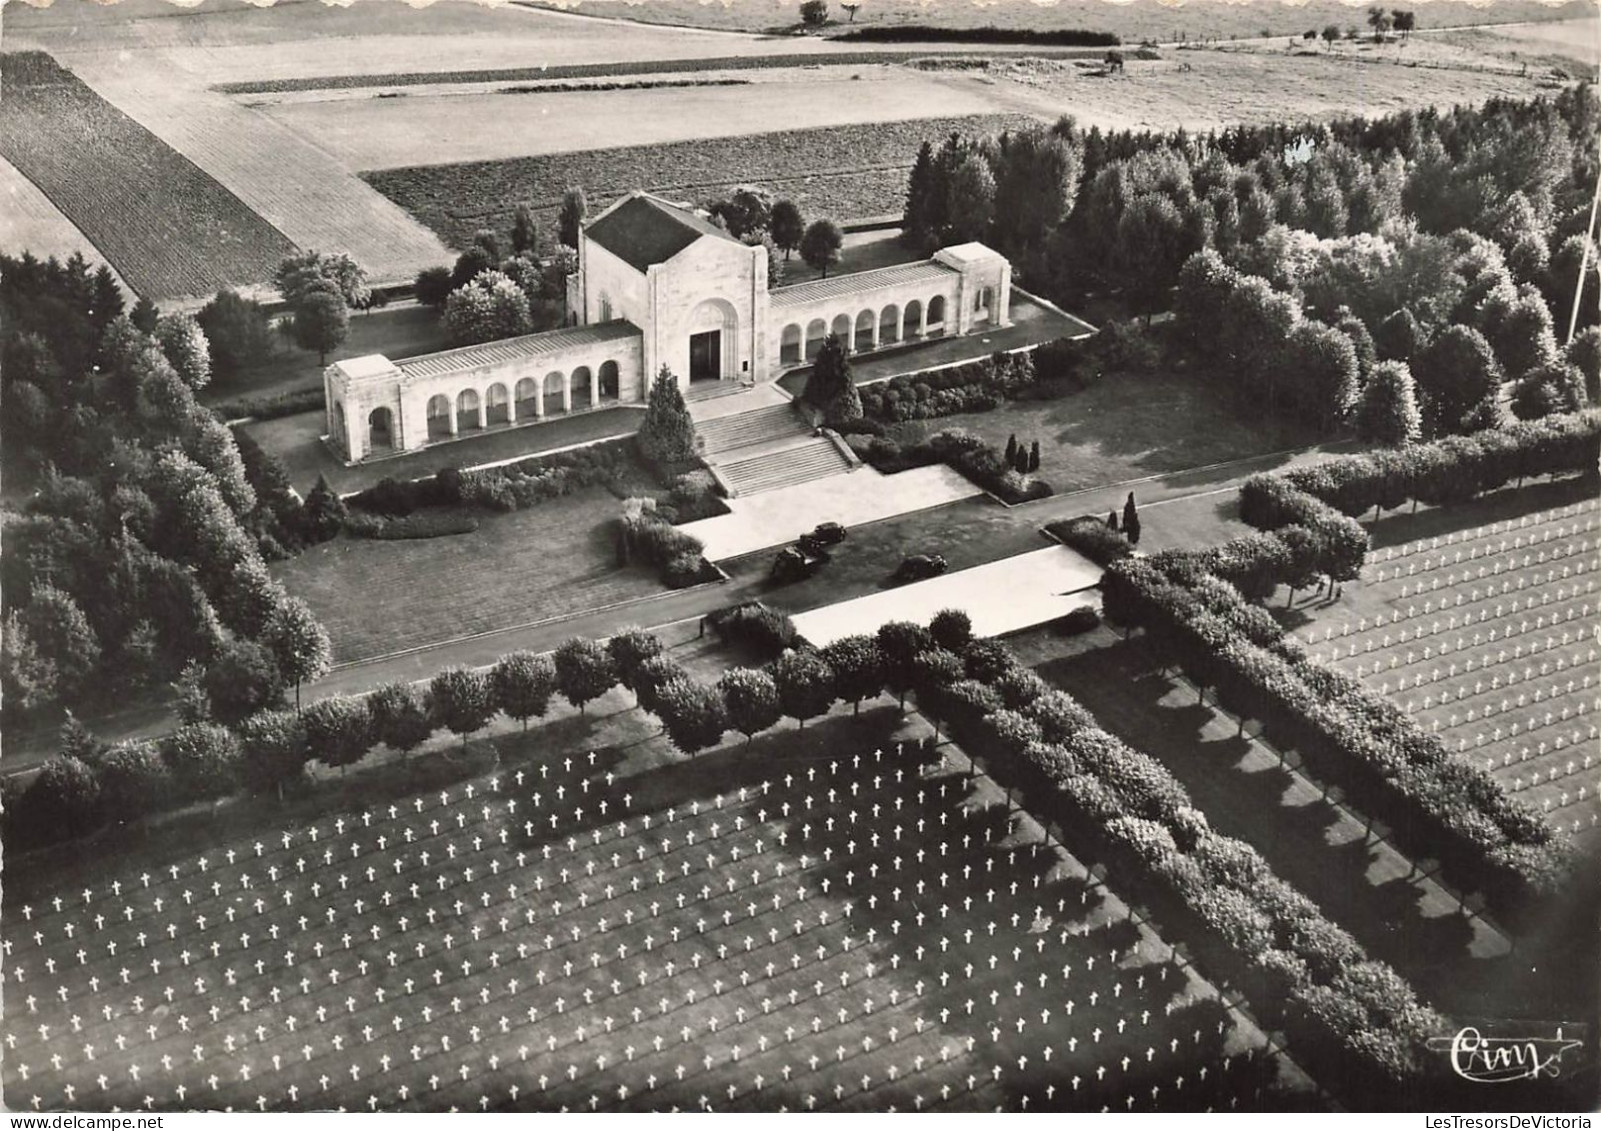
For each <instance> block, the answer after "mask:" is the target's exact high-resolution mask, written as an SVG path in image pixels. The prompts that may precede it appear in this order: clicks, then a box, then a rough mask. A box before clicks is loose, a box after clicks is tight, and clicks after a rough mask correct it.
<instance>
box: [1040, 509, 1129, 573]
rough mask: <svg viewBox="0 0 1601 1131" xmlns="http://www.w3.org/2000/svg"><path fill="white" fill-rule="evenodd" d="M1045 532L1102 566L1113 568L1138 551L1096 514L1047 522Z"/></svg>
mask: <svg viewBox="0 0 1601 1131" xmlns="http://www.w3.org/2000/svg"><path fill="white" fill-rule="evenodd" d="M1045 529H1046V530H1047V531H1048V532H1049V533H1050V535H1051V536H1052V537H1053V538H1055V539H1057V540H1058V541H1059V542H1061V543H1062V545H1064V546H1066V547H1068V548H1069V549H1072V550H1077V551H1078V552H1079V553H1081V554H1083V555H1084V556H1085V557H1086V558H1088V559H1089V560H1090V561H1092V562H1094V563H1095V564H1096V565H1098V566H1108V565H1111V564H1112V563H1113V562H1116V561H1121V560H1123V559H1124V558H1126V557H1128V556H1129V555H1130V554H1132V553H1133V552H1134V544H1133V543H1132V542H1130V541H1129V540H1128V538H1127V537H1126V536H1125V535H1124V534H1123V532H1122V531H1121V530H1113V529H1112V528H1111V527H1110V526H1108V525H1106V520H1105V519H1104V518H1096V517H1095V516H1094V515H1090V514H1087V515H1081V516H1080V517H1078V518H1070V519H1065V520H1062V521H1059V522H1051V523H1047V524H1046V526H1045Z"/></svg>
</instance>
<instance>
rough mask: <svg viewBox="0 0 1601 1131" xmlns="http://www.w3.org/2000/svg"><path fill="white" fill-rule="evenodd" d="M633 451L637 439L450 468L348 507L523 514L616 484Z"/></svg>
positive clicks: (369, 492) (389, 485) (379, 486)
mask: <svg viewBox="0 0 1601 1131" xmlns="http://www.w3.org/2000/svg"><path fill="white" fill-rule="evenodd" d="M633 445H634V441H633V438H632V437H625V438H623V439H618V440H607V441H605V442H603V443H599V444H590V445H588V446H587V447H582V448H575V449H573V450H572V451H567V452H555V453H553V454H551V455H544V456H532V457H530V458H528V459H525V460H519V461H518V462H516V463H511V464H507V465H505V466H504V467H494V468H486V469H483V470H479V471H459V470H457V469H456V468H453V467H447V468H444V469H443V470H441V471H439V472H438V473H436V474H434V475H431V476H428V477H427V478H425V479H415V480H411V481H409V482H400V481H398V480H394V479H383V480H380V481H379V482H378V483H376V484H374V485H373V486H371V487H369V488H367V489H366V490H365V491H359V492H357V493H356V494H354V495H352V496H351V497H350V498H349V499H347V500H345V501H346V502H347V503H348V504H349V505H350V506H351V507H353V508H355V509H358V510H364V511H369V512H371V513H373V514H381V515H390V516H394V515H406V514H410V513H411V512H412V511H414V510H419V509H421V508H423V507H453V506H478V507H484V508H485V509H487V510H493V511H514V510H520V509H522V508H524V507H531V506H537V505H538V504H539V503H542V502H544V501H546V500H547V499H556V498H560V497H561V496H563V495H570V494H572V493H573V492H575V491H581V490H583V489H584V488H586V487H593V486H596V485H606V486H611V485H613V484H615V483H617V482H618V481H619V479H620V478H621V476H622V474H623V473H624V472H625V471H627V470H629V469H630V468H632V467H633V466H634V446H633Z"/></svg>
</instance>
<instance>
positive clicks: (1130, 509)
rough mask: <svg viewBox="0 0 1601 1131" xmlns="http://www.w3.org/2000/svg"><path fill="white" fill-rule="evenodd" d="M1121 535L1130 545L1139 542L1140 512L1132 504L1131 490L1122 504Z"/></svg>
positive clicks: (1132, 494) (1135, 544)
mask: <svg viewBox="0 0 1601 1131" xmlns="http://www.w3.org/2000/svg"><path fill="white" fill-rule="evenodd" d="M1123 537H1125V538H1127V539H1128V541H1129V545H1131V546H1138V545H1139V544H1140V512H1139V510H1138V508H1136V507H1135V505H1134V492H1133V491H1130V492H1129V493H1128V501H1127V502H1125V503H1124V504H1123Z"/></svg>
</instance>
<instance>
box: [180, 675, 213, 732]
mask: <svg viewBox="0 0 1601 1131" xmlns="http://www.w3.org/2000/svg"><path fill="white" fill-rule="evenodd" d="M172 691H173V694H174V696H175V697H176V698H177V704H176V706H177V710H178V721H179V722H181V723H183V724H184V725H185V726H188V725H190V724H191V723H203V722H208V721H209V720H210V719H211V699H210V697H209V696H208V695H207V694H206V668H205V665H204V664H202V663H201V662H200V661H199V660H190V661H189V662H188V663H186V664H184V666H183V669H182V670H181V671H179V673H178V678H177V679H175V680H173V681H172Z"/></svg>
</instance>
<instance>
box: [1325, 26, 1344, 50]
mask: <svg viewBox="0 0 1601 1131" xmlns="http://www.w3.org/2000/svg"><path fill="white" fill-rule="evenodd" d="M1339 41H1340V28H1339V25H1337V24H1329V25H1327V26H1326V27H1324V29H1323V42H1324V43H1326V44H1328V47H1329V50H1330V51H1333V50H1334V45H1335V44H1336V43H1338V42H1339Z"/></svg>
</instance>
